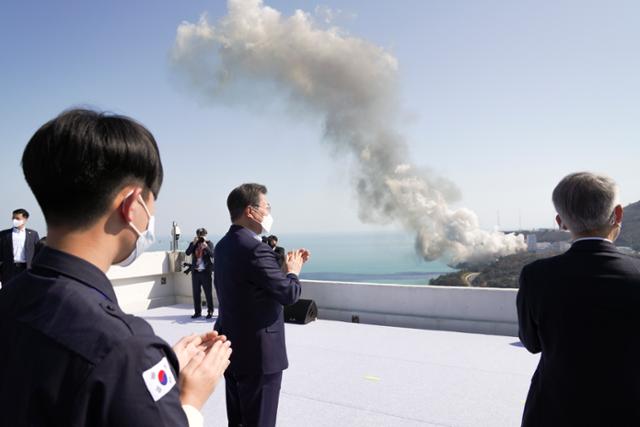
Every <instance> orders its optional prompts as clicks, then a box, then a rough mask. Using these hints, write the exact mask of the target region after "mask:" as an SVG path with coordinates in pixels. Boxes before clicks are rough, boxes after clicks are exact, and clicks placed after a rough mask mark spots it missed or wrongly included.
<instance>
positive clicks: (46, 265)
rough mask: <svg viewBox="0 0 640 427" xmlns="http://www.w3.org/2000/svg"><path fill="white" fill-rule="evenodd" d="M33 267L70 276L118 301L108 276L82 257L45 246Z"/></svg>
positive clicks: (113, 300)
mask: <svg viewBox="0 0 640 427" xmlns="http://www.w3.org/2000/svg"><path fill="white" fill-rule="evenodd" d="M32 268H43V269H47V270H51V271H55V272H56V273H60V274H62V275H64V276H67V277H70V278H72V279H74V280H76V281H78V282H80V283H82V284H83V285H86V286H88V287H90V288H93V289H95V290H96V291H97V292H99V293H100V294H102V295H103V296H104V297H105V298H107V299H108V300H110V301H111V302H114V303H116V304H117V303H118V299H117V298H116V293H115V291H114V290H113V286H112V285H111V282H110V281H109V279H108V278H107V276H106V275H105V274H104V273H103V272H102V270H100V269H99V268H98V267H96V266H95V265H93V264H91V263H90V262H88V261H85V260H83V259H82V258H78V257H76V256H74V255H71V254H68V253H66V252H62V251H59V250H57V249H53V248H51V247H49V246H44V247H43V248H42V249H41V250H40V252H39V253H38V255H37V256H36V257H35V258H34V260H33V265H32Z"/></svg>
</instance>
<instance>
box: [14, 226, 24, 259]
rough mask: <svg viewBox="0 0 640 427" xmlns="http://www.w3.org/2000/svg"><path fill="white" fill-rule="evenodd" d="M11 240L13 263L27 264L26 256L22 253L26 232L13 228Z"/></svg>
mask: <svg viewBox="0 0 640 427" xmlns="http://www.w3.org/2000/svg"><path fill="white" fill-rule="evenodd" d="M11 234H12V236H11V238H12V239H13V262H27V256H26V254H25V253H24V243H25V241H26V240H27V230H26V229H24V228H23V229H22V230H20V229H19V228H14V229H13V233H11Z"/></svg>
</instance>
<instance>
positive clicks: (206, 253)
mask: <svg viewBox="0 0 640 427" xmlns="http://www.w3.org/2000/svg"><path fill="white" fill-rule="evenodd" d="M185 254H186V255H187V256H189V255H191V290H192V291H193V292H192V293H193V311H194V313H193V316H191V318H192V319H197V318H199V317H201V316H202V304H201V293H200V290H201V289H204V296H205V298H206V299H207V319H211V318H212V317H213V282H212V278H211V274H212V273H213V261H212V259H213V243H211V240H207V230H206V229H204V228H198V229H197V230H196V237H195V238H194V239H193V241H192V242H191V243H189V247H188V248H187V250H186V251H185Z"/></svg>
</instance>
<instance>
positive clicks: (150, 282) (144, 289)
mask: <svg viewBox="0 0 640 427" xmlns="http://www.w3.org/2000/svg"><path fill="white" fill-rule="evenodd" d="M107 277H108V278H109V280H111V283H112V284H113V287H114V290H115V292H116V297H117V298H118V303H119V304H120V307H121V308H122V309H123V310H124V311H125V312H131V313H135V312H138V311H143V310H146V309H148V308H153V307H159V306H163V305H172V304H176V292H175V273H173V272H171V271H170V270H169V253H167V252H146V253H144V254H142V256H141V257H140V258H138V259H137V260H136V261H134V263H133V264H131V265H130V266H128V267H118V266H113V267H111V268H110V269H109V271H108V272H107Z"/></svg>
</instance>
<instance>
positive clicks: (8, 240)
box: [0, 228, 40, 282]
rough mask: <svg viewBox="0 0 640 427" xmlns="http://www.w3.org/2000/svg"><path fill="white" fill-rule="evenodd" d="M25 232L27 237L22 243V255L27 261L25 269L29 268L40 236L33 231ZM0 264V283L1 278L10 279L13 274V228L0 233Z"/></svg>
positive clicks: (28, 229) (27, 230)
mask: <svg viewBox="0 0 640 427" xmlns="http://www.w3.org/2000/svg"><path fill="white" fill-rule="evenodd" d="M25 230H26V232H27V235H26V237H25V241H24V254H25V258H26V259H27V268H31V261H32V260H33V255H34V254H35V252H36V245H37V244H38V241H39V240H40V236H38V232H37V231H35V230H31V229H30V228H27V229H25ZM0 263H2V266H1V267H0V281H3V282H4V280H3V279H2V278H3V277H5V278H6V277H11V275H12V274H13V228H9V229H7V230H2V231H0Z"/></svg>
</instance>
